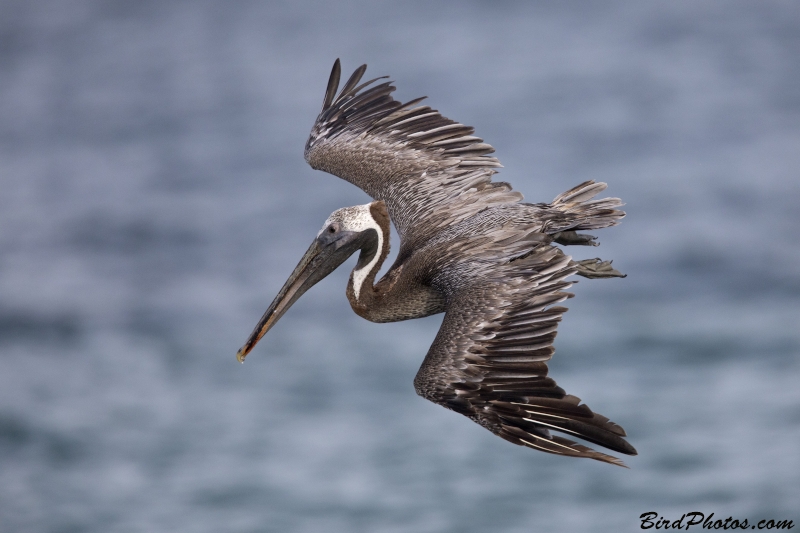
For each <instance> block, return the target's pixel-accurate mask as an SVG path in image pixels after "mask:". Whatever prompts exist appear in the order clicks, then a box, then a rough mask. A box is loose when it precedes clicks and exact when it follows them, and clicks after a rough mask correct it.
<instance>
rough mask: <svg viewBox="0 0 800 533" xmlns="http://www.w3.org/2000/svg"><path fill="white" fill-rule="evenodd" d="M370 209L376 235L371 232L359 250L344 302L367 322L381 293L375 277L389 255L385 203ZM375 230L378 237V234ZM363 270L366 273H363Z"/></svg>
mask: <svg viewBox="0 0 800 533" xmlns="http://www.w3.org/2000/svg"><path fill="white" fill-rule="evenodd" d="M369 210H370V214H371V215H372V219H373V220H374V221H375V222H376V224H377V226H378V227H377V228H375V229H376V233H374V234H372V232H370V233H371V234H372V236H371V237H370V238H368V239H367V242H366V243H365V244H364V246H363V247H362V248H361V253H360V255H359V257H358V263H356V267H355V268H354V269H353V272H352V273H351V274H350V281H349V282H348V284H347V299H348V300H350V305H351V306H352V307H353V310H354V311H355V312H356V313H357V314H359V315H361V316H363V317H364V318H367V319H368V320H369V319H370V317H369V316H367V315H369V314H372V312H374V311H375V310H376V308H377V306H379V305H380V304H379V300H380V299H379V298H378V293H379V292H381V291H380V288H378V287H375V276H377V274H378V272H379V271H380V269H381V267H382V266H383V262H384V261H385V260H386V257H387V256H388V255H389V237H390V232H389V227H390V222H389V212H388V211H387V209H386V204H385V203H384V202H383V201H381V200H378V201H375V202H372V204H371V205H370V209H369ZM378 229H380V234H378V233H377V231H378ZM365 268H368V269H369V270H368V271H366V272H365V271H364V269H365ZM380 285H383V283H381V284H380ZM381 288H382V287H381Z"/></svg>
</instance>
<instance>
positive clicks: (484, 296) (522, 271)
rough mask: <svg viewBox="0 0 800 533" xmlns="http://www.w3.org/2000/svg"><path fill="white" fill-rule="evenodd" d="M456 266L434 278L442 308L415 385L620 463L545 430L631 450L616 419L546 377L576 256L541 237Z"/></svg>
mask: <svg viewBox="0 0 800 533" xmlns="http://www.w3.org/2000/svg"><path fill="white" fill-rule="evenodd" d="M462 270H465V271H467V273H466V274H465V275H462V276H458V277H455V276H454V277H451V278H450V279H447V280H444V281H442V282H441V283H444V284H446V285H449V287H448V288H447V289H445V290H448V292H450V297H449V299H448V305H447V312H446V315H445V318H444V321H443V322H442V326H441V329H440V330H439V333H438V335H437V336H436V339H435V340H434V342H433V345H432V346H431V348H430V350H429V351H428V355H427V356H426V358H425V361H424V363H423V364H422V367H421V368H420V371H419V373H418V374H417V377H416V378H415V380H414V385H415V388H416V389H417V392H418V393H419V394H420V395H421V396H423V397H424V398H427V399H428V400H431V401H432V402H435V403H438V404H440V405H443V406H445V407H447V408H449V409H452V410H454V411H457V412H459V413H461V414H463V415H466V416H468V417H469V418H471V419H472V420H474V421H475V422H477V423H478V424H480V425H482V426H484V427H485V428H487V429H489V430H490V431H491V432H493V433H495V434H496V435H499V436H500V437H503V438H504V439H506V440H508V441H511V442H513V443H515V444H519V445H522V446H528V447H530V448H534V449H537V450H542V451H545V452H549V453H554V454H558V455H567V456H572V457H588V458H591V459H596V460H599V461H604V462H608V463H612V464H616V465H620V466H625V465H624V463H622V461H620V460H619V459H617V458H616V457H612V456H610V455H606V454H604V453H600V452H597V451H595V450H592V449H591V448H589V447H587V446H584V445H581V444H578V443H576V442H574V441H572V440H570V439H567V438H564V437H562V436H559V435H554V434H553V433H552V432H554V431H555V432H559V433H562V434H566V435H569V436H573V437H578V438H580V439H583V440H586V441H589V442H592V443H595V444H599V445H600V446H603V447H605V448H608V449H611V450H613V451H616V452H620V453H624V454H628V455H636V450H635V449H634V448H633V447H632V446H631V445H630V444H629V443H628V442H627V441H625V439H623V437H624V436H625V431H624V430H623V429H622V428H621V427H620V426H618V425H617V424H615V423H613V422H611V421H609V420H608V419H607V418H606V417H604V416H602V415H599V414H597V413H593V412H592V411H591V409H589V407H588V406H586V405H583V404H581V403H580V399H579V398H577V397H575V396H571V395H568V394H566V393H565V392H564V390H563V389H562V388H561V387H559V386H557V385H556V382H555V381H553V379H551V378H550V377H548V376H547V372H548V369H547V361H548V360H550V358H551V357H552V355H553V352H554V348H553V340H554V339H555V336H556V328H557V326H558V323H559V322H560V321H561V316H562V314H563V313H564V312H565V311H566V310H567V309H566V308H564V307H560V306H557V305H556V304H558V303H560V302H562V301H564V300H565V299H567V298H570V297H571V296H572V294H570V293H568V292H564V291H565V289H567V288H569V287H570V285H571V282H569V281H566V279H565V278H566V277H567V276H569V275H571V274H574V273H575V271H576V263H574V262H573V261H571V259H570V257H569V256H567V255H564V254H563V252H561V251H560V250H559V249H558V248H556V247H552V246H549V245H539V246H537V247H535V248H534V250H533V251H532V252H529V255H523V256H520V257H519V258H517V259H515V260H511V261H508V262H506V263H505V264H495V265H492V267H491V268H486V267H484V268H483V269H477V270H476V269H470V268H468V266H467V267H465V268H462ZM475 272H478V274H477V275H476V274H475Z"/></svg>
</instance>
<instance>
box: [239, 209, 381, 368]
mask: <svg viewBox="0 0 800 533" xmlns="http://www.w3.org/2000/svg"><path fill="white" fill-rule="evenodd" d="M381 215H383V216H381ZM384 219H385V220H386V221H388V214H386V206H385V204H384V203H383V202H382V201H380V200H379V201H376V202H372V203H369V204H364V205H357V206H353V207H343V208H341V209H337V210H336V211H334V212H333V213H331V216H329V217H328V219H327V220H326V221H325V224H323V225H322V229H321V230H319V233H317V237H316V238H315V239H314V242H312V243H311V246H310V247H309V248H308V250H307V251H306V253H305V254H304V255H303V258H302V259H300V262H299V263H298V264H297V266H296V267H295V269H294V271H293V272H292V274H291V275H290V276H289V279H287V280H286V283H284V285H283V288H281V290H280V292H278V295H277V296H276V297H275V299H274V300H273V301H272V304H270V306H269V308H268V309H267V311H266V312H265V313H264V316H262V317H261V320H259V321H258V324H257V325H256V327H255V329H254V330H253V332H252V333H251V334H250V337H249V338H248V339H247V342H246V343H245V344H244V346H242V347H241V349H239V351H238V352H237V354H236V358H237V359H238V360H239V362H242V363H243V362H244V358H245V357H247V354H248V353H250V351H251V350H252V349H253V347H254V346H255V345H256V343H257V342H258V341H259V340H261V337H263V336H264V335H265V334H266V333H267V331H269V330H270V329H271V328H272V326H274V325H275V323H276V322H278V320H279V319H280V318H281V317H282V316H283V314H284V313H285V312H286V311H287V310H288V309H289V308H290V307H291V306H292V304H294V303H295V302H296V301H297V300H298V299H299V298H300V296H302V295H303V293H305V292H306V291H307V290H308V289H310V288H311V287H313V286H314V285H315V284H316V283H318V282H319V281H320V280H322V279H323V278H324V277H326V276H327V275H328V274H330V273H331V272H333V271H334V270H336V269H337V268H338V267H339V265H341V264H342V263H344V262H345V261H346V260H347V259H348V258H349V257H350V256H351V255H353V254H354V253H355V252H356V251H358V250H361V256H360V257H359V261H358V264H357V265H356V268H355V269H354V270H353V274H352V276H351V278H352V281H353V283H354V287H355V291H356V293H358V290H360V288H361V284H363V281H364V279H365V278H366V274H367V273H368V272H369V271H370V270H372V268H374V266H375V264H376V263H377V261H378V259H379V257H380V255H381V254H380V251H381V249H382V248H383V243H384V240H385V235H386V234H387V233H388V228H383V227H382V225H381V224H380V223H379V221H384ZM384 224H385V223H384Z"/></svg>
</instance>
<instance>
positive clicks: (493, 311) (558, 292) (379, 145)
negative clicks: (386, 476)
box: [237, 59, 636, 466]
mask: <svg viewBox="0 0 800 533" xmlns="http://www.w3.org/2000/svg"><path fill="white" fill-rule="evenodd" d="M366 68H367V67H366V65H362V66H360V67H359V68H358V69H356V71H355V72H354V73H353V75H352V76H350V79H349V80H348V81H347V83H345V84H344V87H343V88H342V90H341V91H338V94H337V90H338V87H339V77H340V74H341V67H340V64H339V60H338V59H337V60H336V62H335V63H334V65H333V70H332V72H331V75H330V79H329V80H328V88H327V90H326V92H325V99H324V100H323V103H322V111H321V112H320V114H319V116H318V117H317V120H316V122H315V123H314V126H313V128H312V129H311V135H310V137H309V138H308V141H307V142H306V147H305V159H306V161H308V163H309V164H310V165H311V167H312V168H314V169H318V170H324V171H325V172H329V173H331V174H333V175H335V176H339V177H340V178H342V179H345V180H347V181H349V182H350V183H352V184H353V185H355V186H357V187H360V188H361V189H362V190H364V191H365V192H366V193H367V194H368V195H370V196H371V197H372V198H373V199H374V201H373V202H371V203H369V204H365V205H358V206H354V207H345V208H342V209H338V210H336V211H334V212H333V213H332V214H331V215H330V216H329V217H328V219H327V220H326V221H325V224H323V226H322V229H321V230H320V231H319V233H318V234H317V236H316V238H315V239H314V241H313V242H312V243H311V246H310V247H309V249H308V251H307V252H306V253H305V255H303V257H302V259H301V260H300V263H299V264H298V265H297V267H296V268H295V270H294V272H292V274H291V275H290V276H289V279H288V280H287V281H286V283H285V284H284V286H283V288H282V289H281V290H280V292H279V293H278V295H277V296H276V297H275V300H274V301H273V302H272V304H271V305H270V306H269V308H268V309H267V311H266V312H265V313H264V316H263V317H261V320H260V321H259V322H258V324H257V325H256V327H255V329H254V330H253V333H252V334H251V335H250V338H249V339H247V342H246V343H245V344H244V346H243V347H242V348H241V349H240V350H239V352H238V354H237V358H238V359H239V361H244V358H245V357H246V356H247V354H248V353H250V351H251V350H252V349H253V347H254V346H255V344H256V343H257V342H258V341H259V340H260V339H261V338H262V337H263V336H264V334H266V333H267V331H269V330H270V328H272V327H273V326H274V325H275V323H276V322H277V321H278V320H279V319H280V317H281V316H283V314H284V313H286V311H287V310H288V309H289V307H291V306H292V304H293V303H294V302H296V301H297V299H298V298H300V296H302V294H303V293H305V292H306V291H307V290H308V289H310V288H311V287H312V286H313V285H314V284H316V283H317V282H319V281H320V280H321V279H323V278H324V277H325V276H327V275H328V274H330V273H331V272H333V271H334V270H335V269H336V268H337V267H338V266H339V265H341V264H342V263H343V262H344V261H345V260H346V259H348V258H349V257H350V256H351V255H353V254H355V253H356V252H358V262H357V264H356V266H355V268H354V269H353V272H352V273H351V274H350V280H349V282H348V284H347V299H348V300H349V301H350V305H351V306H352V308H353V311H355V312H356V313H357V314H358V315H360V316H362V317H364V318H366V319H367V320H370V321H372V322H394V321H398V320H409V319H412V318H421V317H426V316H429V315H433V314H436V313H445V316H444V320H443V322H442V325H441V328H440V329H439V332H438V334H437V335H436V338H435V340H434V341H433V344H432V345H431V347H430V350H429V351H428V354H427V355H426V356H425V360H424V361H423V363H422V366H421V368H420V369H419V372H418V373H417V376H416V378H415V379H414V388H415V389H416V391H417V393H418V394H419V395H420V396H422V397H423V398H426V399H428V400H430V401H432V402H434V403H437V404H439V405H442V406H444V407H446V408H448V409H452V410H453V411H456V412H458V413H461V414H462V415H465V416H467V417H469V418H470V419H472V420H473V421H475V422H477V423H478V424H480V425H481V426H483V427H485V428H486V429H488V430H489V431H491V432H492V433H494V434H495V435H498V436H500V437H502V438H504V439H506V440H508V441H510V442H513V443H514V444H518V445H521V446H527V447H530V448H533V449H536V450H541V451H544V452H549V453H553V454H557V455H565V456H570V457H588V458H591V459H596V460H598V461H604V462H608V463H612V464H616V465H620V466H625V465H624V463H623V462H622V461H620V460H619V459H618V458H616V457H613V456H610V455H606V454H604V453H600V452H598V451H595V450H593V449H592V448H589V447H587V446H585V445H583V444H579V443H577V442H574V441H573V440H570V439H568V438H565V437H564V436H562V435H567V436H570V437H577V438H580V439H582V440H584V441H588V442H590V443H594V444H597V445H600V446H603V447H604V448H608V449H610V450H612V451H615V452H619V453H623V454H627V455H636V450H635V449H634V448H633V446H631V445H630V444H629V443H628V442H627V441H626V440H625V439H624V438H623V437H625V431H624V430H623V429H622V428H621V427H620V426H619V425H617V424H615V423H613V422H611V421H610V420H609V419H608V418H606V417H604V416H602V415H600V414H597V413H595V412H593V411H592V410H591V409H589V407H588V406H587V405H585V404H582V403H581V400H580V399H579V398H577V397H575V396H572V395H569V394H567V393H566V392H565V391H564V389H562V388H561V387H559V386H558V385H556V382H555V381H553V379H552V378H550V377H548V375H547V361H549V360H550V358H551V357H552V355H553V352H554V349H553V340H554V339H555V337H556V328H557V327H558V323H559V322H560V321H561V316H562V315H563V314H564V312H565V311H566V310H567V309H566V308H565V307H562V306H560V305H558V304H560V303H561V302H563V301H564V300H566V299H567V298H571V297H572V296H573V295H572V294H571V293H569V292H566V290H567V289H568V288H569V287H570V286H571V285H572V283H571V282H570V281H569V280H568V278H569V277H570V276H572V275H573V274H578V275H581V276H584V277H587V278H609V277H624V276H623V275H622V274H620V273H619V272H617V271H616V270H615V269H614V268H613V267H612V266H611V263H610V262H608V261H601V260H600V259H591V260H585V261H573V260H572V258H571V257H570V256H569V255H566V254H565V253H564V252H563V251H562V249H561V248H560V247H559V246H557V245H564V246H566V245H596V243H595V241H594V239H595V237H593V236H591V235H587V234H585V233H580V232H581V231H585V230H596V229H600V228H606V227H609V226H614V225H616V224H617V223H619V221H620V219H621V218H622V217H623V216H625V213H624V212H623V211H620V210H619V209H617V208H618V207H620V206H622V205H623V204H622V202H621V201H620V200H619V199H618V198H603V199H593V198H594V197H595V196H596V195H597V194H598V193H600V192H601V191H603V190H605V188H606V184H605V183H595V182H593V181H587V182H584V183H581V184H580V185H578V186H577V187H575V188H573V189H570V190H569V191H567V192H565V193H563V194H560V195H558V196H557V197H556V198H555V199H554V200H553V201H552V202H550V203H537V204H531V203H524V202H523V201H522V199H523V198H522V194H520V193H519V192H516V191H514V190H512V188H511V186H510V185H509V184H508V183H504V182H493V181H492V176H493V175H494V174H495V172H497V168H498V167H500V166H501V165H500V163H499V161H498V160H497V159H496V158H494V157H491V156H490V155H489V154H491V153H493V152H494V149H493V148H492V147H491V146H490V145H488V144H486V143H484V142H483V139H480V138H478V137H475V136H473V135H472V134H473V132H474V129H473V128H471V127H469V126H464V125H463V124H459V123H458V122H455V121H453V120H450V119H448V118H445V117H444V116H442V115H441V114H439V112H438V111H436V110H435V109H431V108H430V107H428V106H424V105H417V104H418V103H419V102H420V101H421V100H423V98H418V99H415V100H412V101H410V102H407V103H400V102H398V101H396V100H394V99H393V98H392V97H391V93H392V92H393V91H394V90H395V87H394V86H393V85H392V82H389V81H387V82H381V83H378V84H375V82H377V81H378V80H381V79H383V78H375V79H373V80H370V81H367V82H366V83H360V82H361V78H362V76H363V75H364V72H365V71H366ZM384 78H385V77H384ZM391 223H394V226H395V228H396V229H397V233H398V234H399V235H400V251H399V253H398V255H397V259H396V260H395V262H394V264H393V265H392V267H391V268H390V269H389V271H388V272H387V273H386V274H385V275H384V276H383V277H382V278H381V279H380V280H379V281H378V282H377V283H376V282H375V277H376V275H377V273H378V272H379V271H380V269H381V266H382V265H383V262H384V260H385V259H386V256H387V255H388V254H389V228H390V224H391Z"/></svg>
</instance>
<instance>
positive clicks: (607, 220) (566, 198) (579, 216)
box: [548, 180, 625, 234]
mask: <svg viewBox="0 0 800 533" xmlns="http://www.w3.org/2000/svg"><path fill="white" fill-rule="evenodd" d="M606 187H607V185H606V184H605V183H602V182H595V181H591V180H590V181H585V182H583V183H581V184H580V185H578V186H577V187H573V188H572V189H570V190H568V191H567V192H564V193H561V194H559V195H558V196H556V197H555V199H554V200H553V201H552V203H551V204H550V206H549V207H550V210H551V214H550V215H551V216H549V217H548V222H549V224H548V233H552V234H554V233H558V232H562V231H569V230H572V231H576V230H595V229H601V228H607V227H610V226H616V225H617V224H619V222H620V219H622V217H624V216H625V212H624V211H622V210H620V209H616V208H617V207H621V206H623V205H624V203H623V202H622V200H620V199H619V198H601V199H598V200H592V198H594V197H595V196H597V194H599V193H601V192H603V191H604V190H606Z"/></svg>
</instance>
